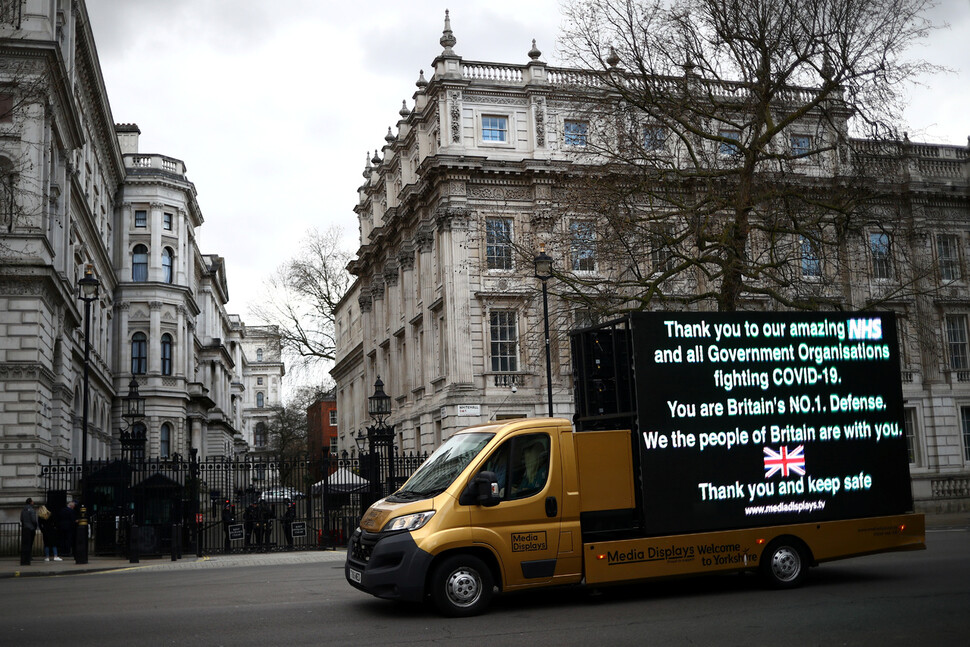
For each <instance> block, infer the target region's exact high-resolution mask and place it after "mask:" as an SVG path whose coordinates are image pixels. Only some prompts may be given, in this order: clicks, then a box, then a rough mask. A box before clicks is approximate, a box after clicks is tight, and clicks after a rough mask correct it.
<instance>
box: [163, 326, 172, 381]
mask: <svg viewBox="0 0 970 647" xmlns="http://www.w3.org/2000/svg"><path fill="white" fill-rule="evenodd" d="M171 374H172V336H171V335H170V334H168V333H165V334H164V335H162V375H171Z"/></svg>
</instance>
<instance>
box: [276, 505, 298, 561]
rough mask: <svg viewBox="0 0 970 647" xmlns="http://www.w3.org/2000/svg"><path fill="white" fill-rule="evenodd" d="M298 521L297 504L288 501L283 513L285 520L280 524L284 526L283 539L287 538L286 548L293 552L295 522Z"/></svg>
mask: <svg viewBox="0 0 970 647" xmlns="http://www.w3.org/2000/svg"><path fill="white" fill-rule="evenodd" d="M295 519H296V504H295V503H293V501H292V500H290V499H287V500H286V509H285V510H284V511H283V518H282V519H280V523H281V524H282V526H283V537H285V538H286V547H287V549H288V550H293V521H294V520H295Z"/></svg>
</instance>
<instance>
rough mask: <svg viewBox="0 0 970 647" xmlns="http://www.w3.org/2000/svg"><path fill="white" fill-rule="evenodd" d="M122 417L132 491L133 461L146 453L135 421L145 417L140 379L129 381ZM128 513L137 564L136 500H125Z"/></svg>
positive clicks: (131, 549) (130, 550) (133, 560)
mask: <svg viewBox="0 0 970 647" xmlns="http://www.w3.org/2000/svg"><path fill="white" fill-rule="evenodd" d="M121 401H122V405H121V417H122V418H124V420H125V423H126V424H127V427H126V428H125V429H123V430H122V431H121V438H120V440H121V458H122V461H123V464H124V466H125V478H126V479H127V480H128V482H127V486H128V487H127V488H126V491H127V492H128V493H129V494H130V492H131V473H132V463H133V462H134V458H135V457H143V456H144V453H145V432H144V430H143V429H138V428H136V427H135V421H136V420H139V419H141V418H144V417H145V398H143V397H141V396H140V395H139V394H138V380H136V379H135V378H131V382H129V383H128V395H126V396H125V397H123V398H122V399H121ZM124 503H125V510H126V511H127V513H128V560H129V561H130V562H131V563H132V564H137V563H138V561H139V556H138V541H139V537H138V524H137V523H136V521H135V510H134V502H133V501H131V500H130V499H129V500H127V501H125V502H124Z"/></svg>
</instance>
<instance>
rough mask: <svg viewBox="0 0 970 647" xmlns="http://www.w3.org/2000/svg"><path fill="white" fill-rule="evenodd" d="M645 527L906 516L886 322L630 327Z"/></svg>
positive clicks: (682, 321) (784, 316)
mask: <svg viewBox="0 0 970 647" xmlns="http://www.w3.org/2000/svg"><path fill="white" fill-rule="evenodd" d="M630 324H631V328H632V335H633V343H632V349H633V352H634V355H635V357H634V358H633V362H632V364H633V365H634V367H635V369H634V373H635V389H636V400H637V406H636V409H637V414H638V415H637V429H636V434H637V442H638V444H639V458H640V461H639V462H640V470H641V476H642V483H643V500H642V503H643V510H642V513H643V520H642V523H643V525H644V529H645V530H646V531H647V532H648V533H650V534H668V533H680V532H692V531H702V530H712V529H722V528H744V527H751V526H759V525H774V524H787V523H803V522H815V521H823V520H834V519H844V518H851V517H866V516H877V515H883V514H896V513H900V512H906V511H909V510H911V509H912V494H911V490H910V481H909V462H908V453H907V446H906V434H905V430H904V426H903V405H902V389H901V380H900V370H899V349H898V343H897V337H896V322H895V319H894V316H893V315H892V314H891V313H851V314H847V313H730V314H722V313H672V314H668V313H649V314H647V313H644V314H636V315H632V316H631V320H630Z"/></svg>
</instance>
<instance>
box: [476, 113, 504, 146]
mask: <svg viewBox="0 0 970 647" xmlns="http://www.w3.org/2000/svg"><path fill="white" fill-rule="evenodd" d="M508 140H509V118H508V117H504V116H499V115H482V141H485V142H507V141H508Z"/></svg>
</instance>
